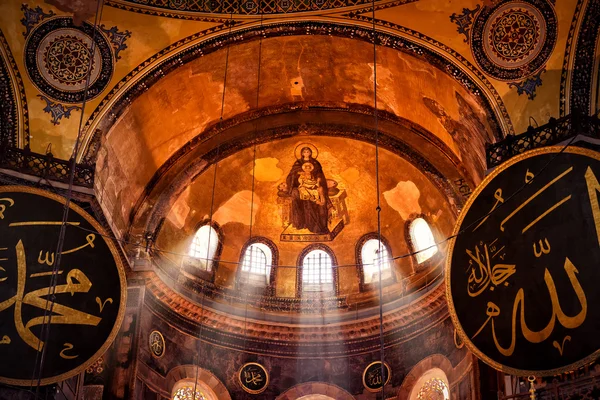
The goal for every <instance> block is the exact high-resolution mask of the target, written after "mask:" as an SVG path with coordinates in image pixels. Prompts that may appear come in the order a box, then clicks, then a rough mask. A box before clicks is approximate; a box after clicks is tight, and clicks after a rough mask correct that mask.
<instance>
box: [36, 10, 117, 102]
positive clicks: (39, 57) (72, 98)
mask: <svg viewBox="0 0 600 400" xmlns="http://www.w3.org/2000/svg"><path fill="white" fill-rule="evenodd" d="M92 53H93V54H92ZM25 65H26V66H27V68H26V71H27V73H28V74H29V77H30V78H31V81H32V82H33V84H34V85H35V86H37V87H38V89H40V90H41V91H42V92H43V93H44V94H46V95H47V96H49V97H51V98H53V99H55V100H58V101H63V102H66V103H79V102H81V101H83V99H84V98H87V99H88V100H89V99H92V98H94V97H96V96H98V95H99V94H100V93H101V92H102V91H103V90H104V89H105V88H106V86H107V85H108V83H109V82H110V79H111V77H112V73H113V66H114V56H113V52H112V47H111V45H110V44H109V42H108V40H107V38H106V37H105V36H104V35H103V33H102V32H101V31H100V30H99V29H95V28H94V27H93V26H92V25H90V24H89V23H87V22H83V24H82V25H81V26H77V25H74V24H73V21H72V19H71V18H68V17H55V18H51V19H48V20H47V21H45V22H43V23H41V24H40V25H38V26H37V27H35V28H34V29H33V31H32V32H31V35H30V36H29V37H28V38H27V42H26V44H25ZM88 76H89V82H88V81H87V80H88ZM86 87H87V88H88V89H87V94H86Z"/></svg>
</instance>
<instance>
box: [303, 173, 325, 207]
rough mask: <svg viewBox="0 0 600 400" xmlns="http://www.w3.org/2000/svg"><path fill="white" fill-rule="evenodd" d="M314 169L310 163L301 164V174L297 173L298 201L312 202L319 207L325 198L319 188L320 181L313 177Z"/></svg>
mask: <svg viewBox="0 0 600 400" xmlns="http://www.w3.org/2000/svg"><path fill="white" fill-rule="evenodd" d="M314 169H315V167H314V165H312V163H309V162H306V163H304V164H302V172H298V174H299V175H300V176H299V177H298V182H299V183H300V185H299V186H298V193H299V195H300V200H309V201H313V202H315V203H317V204H319V205H323V204H325V196H323V187H322V186H321V179H320V178H317V179H315V178H314V177H313V174H312V172H313V170H314Z"/></svg>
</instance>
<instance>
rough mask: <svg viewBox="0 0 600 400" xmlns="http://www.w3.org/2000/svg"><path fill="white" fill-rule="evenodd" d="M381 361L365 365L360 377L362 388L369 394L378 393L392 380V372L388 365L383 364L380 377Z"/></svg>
mask: <svg viewBox="0 0 600 400" xmlns="http://www.w3.org/2000/svg"><path fill="white" fill-rule="evenodd" d="M381 374H382V371H381V361H374V362H372V363H371V364H369V365H367V368H365V370H364V372H363V376H362V380H363V386H364V387H365V389H367V390H368V391H369V392H373V393H374V392H379V391H380V390H381V389H382V388H383V387H384V386H385V385H387V384H388V382H389V381H390V379H391V378H392V370H391V369H390V366H389V365H388V363H386V362H384V363H383V376H381Z"/></svg>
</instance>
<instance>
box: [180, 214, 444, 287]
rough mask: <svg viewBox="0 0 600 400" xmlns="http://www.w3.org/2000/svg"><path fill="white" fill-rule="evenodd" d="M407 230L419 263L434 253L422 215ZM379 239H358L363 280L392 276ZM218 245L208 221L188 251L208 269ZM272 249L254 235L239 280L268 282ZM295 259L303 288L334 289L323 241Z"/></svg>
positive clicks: (331, 256)
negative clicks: (254, 237) (359, 241)
mask: <svg viewBox="0 0 600 400" xmlns="http://www.w3.org/2000/svg"><path fill="white" fill-rule="evenodd" d="M408 234H409V236H410V243H411V245H412V246H411V247H412V250H413V252H415V253H416V254H415V257H416V260H417V263H418V264H422V263H424V262H425V261H427V260H428V259H430V258H431V257H432V256H433V255H434V254H436V253H437V251H438V249H437V246H436V243H435V239H434V236H433V232H432V231H431V228H430V227H429V224H428V223H427V221H425V219H423V218H416V219H414V220H413V221H412V222H411V223H410V225H409V228H408ZM381 239H382V240H381V241H380V240H379V239H378V238H377V235H376V234H369V235H365V236H364V237H363V240H361V242H362V243H361V244H360V254H359V255H358V256H359V260H357V261H358V264H359V265H360V267H361V272H362V274H361V283H362V284H366V285H368V284H371V283H374V282H378V281H379V274H380V273H381V280H382V281H386V280H389V279H393V272H392V264H393V259H392V256H391V251H390V248H389V245H388V244H387V241H385V239H384V238H381ZM221 245H222V243H221V239H220V237H219V233H218V232H217V231H216V229H215V227H213V226H212V225H211V224H210V222H207V223H205V224H203V225H202V226H200V228H199V229H198V230H197V231H196V234H195V235H194V238H193V240H192V244H191V246H190V249H189V253H188V255H189V257H191V258H193V259H195V261H196V262H195V266H196V267H197V268H199V269H201V270H204V271H208V272H211V271H212V269H213V264H214V262H215V261H213V260H214V259H215V258H218V255H219V254H218V253H219V251H218V250H219V249H220V246H221ZM274 249H275V245H274V244H273V243H272V242H270V241H269V240H268V239H265V238H257V239H255V240H254V241H253V242H251V243H250V244H249V245H246V247H245V249H244V250H243V254H242V257H241V260H240V261H241V269H240V273H239V281H240V282H241V283H244V284H248V285H251V286H256V287H261V286H267V285H269V284H270V283H271V282H270V279H271V269H272V268H273V266H274V265H276V263H277V261H276V259H275V251H274ZM298 261H299V263H298V264H299V265H298V267H300V268H299V272H298V278H299V280H301V288H302V291H303V292H332V291H334V289H335V285H336V273H335V266H336V262H335V256H334V254H333V252H332V251H331V249H329V248H328V247H327V246H324V245H311V246H308V247H307V248H306V249H305V250H304V251H303V252H302V253H301V257H300V259H299V260H298Z"/></svg>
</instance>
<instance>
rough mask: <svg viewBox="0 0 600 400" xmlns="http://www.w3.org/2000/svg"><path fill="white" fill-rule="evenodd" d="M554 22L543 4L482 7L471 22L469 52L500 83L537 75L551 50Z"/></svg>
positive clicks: (537, 0)
mask: <svg viewBox="0 0 600 400" xmlns="http://www.w3.org/2000/svg"><path fill="white" fill-rule="evenodd" d="M556 37H557V19H556V14H555V12H554V9H553V7H552V6H551V5H550V4H549V3H548V2H547V1H546V0H531V1H529V2H524V1H513V0H504V1H501V2H499V3H497V4H495V5H494V6H486V7H483V8H482V10H481V12H480V13H479V14H478V15H477V17H476V18H475V20H474V22H473V26H472V29H471V48H472V51H473V56H474V58H475V60H476V61H477V64H479V66H480V67H481V68H482V69H483V70H484V71H485V72H486V73H487V74H489V75H491V76H493V77H494V78H496V79H500V80H507V81H511V80H518V79H522V78H524V77H526V76H529V75H532V74H534V73H535V72H537V71H539V70H540V69H541V68H542V67H543V66H544V64H545V63H546V61H547V60H548V58H549V57H550V54H551V53H552V51H553V49H554V45H555V44H556Z"/></svg>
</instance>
